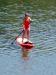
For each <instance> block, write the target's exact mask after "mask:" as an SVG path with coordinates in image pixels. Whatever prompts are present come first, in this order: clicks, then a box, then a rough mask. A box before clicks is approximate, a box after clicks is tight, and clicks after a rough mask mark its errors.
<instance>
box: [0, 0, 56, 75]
mask: <svg viewBox="0 0 56 75" xmlns="http://www.w3.org/2000/svg"><path fill="white" fill-rule="evenodd" d="M25 11H28V12H29V13H30V15H31V18H32V19H33V20H34V21H33V22H32V23H31V38H30V39H31V41H33V42H34V43H35V48H34V49H32V51H31V52H30V53H29V59H28V60H27V61H25V60H23V58H22V53H21V48H20V47H19V46H16V44H15V43H14V44H13V45H11V42H12V41H13V39H14V38H15V37H16V36H17V35H18V34H19V32H20V30H21V27H22V19H23V17H24V13H25ZM34 74H36V75H56V0H48V1H47V0H36V1H35V0H0V75H34Z"/></svg>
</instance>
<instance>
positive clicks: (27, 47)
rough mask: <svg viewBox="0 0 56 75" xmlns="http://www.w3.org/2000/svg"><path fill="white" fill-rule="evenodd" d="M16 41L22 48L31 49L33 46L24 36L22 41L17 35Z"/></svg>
mask: <svg viewBox="0 0 56 75" xmlns="http://www.w3.org/2000/svg"><path fill="white" fill-rule="evenodd" d="M16 43H17V44H18V45H20V46H21V47H22V48H24V49H32V48H33V47H34V44H33V43H32V42H31V41H29V40H28V39H26V38H24V39H23V42H22V37H17V38H16Z"/></svg>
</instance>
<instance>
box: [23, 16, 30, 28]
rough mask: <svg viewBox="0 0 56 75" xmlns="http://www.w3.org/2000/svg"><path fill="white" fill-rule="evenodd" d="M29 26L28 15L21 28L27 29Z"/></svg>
mask: <svg viewBox="0 0 56 75" xmlns="http://www.w3.org/2000/svg"><path fill="white" fill-rule="evenodd" d="M29 27H30V17H26V18H25V19H24V22H23V28H24V29H28V28H29Z"/></svg>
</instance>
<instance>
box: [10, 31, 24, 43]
mask: <svg viewBox="0 0 56 75" xmlns="http://www.w3.org/2000/svg"><path fill="white" fill-rule="evenodd" d="M23 31H24V30H22V31H21V32H20V33H19V35H18V36H20V34H22V32H23ZM15 40H16V38H15V39H14V40H13V41H12V43H11V44H13V43H14V42H15Z"/></svg>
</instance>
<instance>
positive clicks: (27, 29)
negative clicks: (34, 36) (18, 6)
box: [22, 13, 31, 41]
mask: <svg viewBox="0 0 56 75" xmlns="http://www.w3.org/2000/svg"><path fill="white" fill-rule="evenodd" d="M30 23H31V18H30V16H29V14H28V13H25V17H24V19H23V34H22V39H24V38H27V39H28V40H29V37H30ZM22 41H23V40H22Z"/></svg>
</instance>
